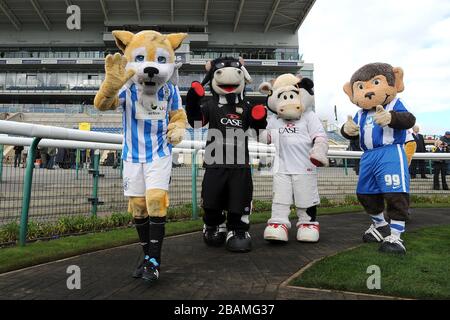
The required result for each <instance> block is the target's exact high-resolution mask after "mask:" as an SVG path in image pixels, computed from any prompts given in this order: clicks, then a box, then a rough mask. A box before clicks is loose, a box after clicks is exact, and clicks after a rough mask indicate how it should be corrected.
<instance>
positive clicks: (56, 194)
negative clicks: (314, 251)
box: [0, 145, 450, 225]
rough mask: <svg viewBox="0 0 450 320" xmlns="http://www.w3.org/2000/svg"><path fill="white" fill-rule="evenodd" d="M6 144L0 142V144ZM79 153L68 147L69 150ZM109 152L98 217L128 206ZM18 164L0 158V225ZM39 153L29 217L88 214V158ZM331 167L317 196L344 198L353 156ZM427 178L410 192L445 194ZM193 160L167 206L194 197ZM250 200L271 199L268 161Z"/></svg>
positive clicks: (17, 203)
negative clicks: (52, 159)
mask: <svg viewBox="0 0 450 320" xmlns="http://www.w3.org/2000/svg"><path fill="white" fill-rule="evenodd" d="M10 147H11V146H6V145H4V146H3V148H4V149H6V148H10ZM78 152H79V153H82V152H81V150H79V151H77V150H73V153H75V154H77V153H78ZM108 154H110V155H111V154H113V155H114V154H115V153H114V150H102V153H101V156H100V164H99V174H100V175H99V178H98V196H97V198H98V200H99V201H100V202H101V204H99V205H98V207H97V211H96V212H97V215H99V216H103V215H108V214H111V213H116V212H125V211H126V210H127V199H126V198H125V197H124V196H123V190H122V167H121V165H120V163H117V162H116V163H114V162H111V161H108V156H107V155H108ZM21 158H22V160H21V163H20V164H19V165H18V166H17V167H16V166H14V159H13V157H12V156H9V157H5V158H3V160H2V163H1V168H2V177H1V182H0V225H1V224H5V223H9V222H12V221H18V220H20V216H21V210H22V200H23V186H24V176H25V170H26V168H25V165H24V162H23V158H24V156H23V155H22V157H21ZM40 159H41V158H40V157H39V156H38V158H37V159H36V160H37V161H35V170H34V171H33V185H32V192H31V199H30V208H29V218H30V219H31V220H33V221H55V220H57V219H58V218H60V217H63V216H70V215H91V214H92V200H93V199H92V197H93V189H94V175H93V174H94V172H92V169H93V167H94V165H93V161H90V159H89V158H88V160H87V161H79V162H77V161H75V162H73V161H72V162H70V158H69V159H68V160H65V161H64V162H61V161H59V162H56V163H55V164H54V166H53V167H52V168H51V169H49V167H46V166H43V164H42V163H41V161H40ZM333 160H334V161H332V163H333V167H330V168H321V169H319V175H318V185H319V192H320V196H321V197H322V198H324V199H327V200H330V201H336V202H338V201H341V200H345V198H346V197H348V196H354V195H355V188H356V184H357V181H358V176H357V174H356V170H355V163H354V160H353V159H344V158H338V159H337V158H334V159H333ZM269 163H270V162H269ZM427 163H429V165H428V166H427V171H428V178H429V179H414V180H412V181H411V193H412V194H415V195H450V192H448V191H444V190H442V191H436V190H433V180H432V179H431V178H432V161H431V160H428V161H427ZM192 169H193V168H192V164H178V165H174V168H173V170H172V180H171V185H170V200H171V205H172V206H180V205H185V204H189V203H192V202H193V199H192V196H193V195H192V186H193V177H192V174H193V173H192V172H193V170H192ZM252 173H253V180H254V199H255V200H266V201H271V199H272V178H273V176H272V173H271V168H270V166H261V167H259V166H254V167H253V170H252ZM203 174H204V169H203V168H202V167H201V165H198V167H197V177H196V178H195V179H194V181H195V182H194V183H195V185H196V186H197V194H196V198H197V203H200V194H201V182H202V180H203Z"/></svg>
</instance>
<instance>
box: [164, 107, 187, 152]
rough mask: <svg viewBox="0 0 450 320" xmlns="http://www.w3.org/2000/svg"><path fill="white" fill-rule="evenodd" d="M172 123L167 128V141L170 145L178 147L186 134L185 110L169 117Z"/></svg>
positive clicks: (175, 112)
mask: <svg viewBox="0 0 450 320" xmlns="http://www.w3.org/2000/svg"><path fill="white" fill-rule="evenodd" d="M169 118H170V121H169V125H168V126H167V140H168V142H169V143H170V144H172V145H174V146H176V145H177V144H180V143H181V141H182V140H183V137H184V134H185V132H186V122H187V117H186V113H185V112H184V110H182V109H180V110H178V111H174V112H172V113H171V114H170V116H169Z"/></svg>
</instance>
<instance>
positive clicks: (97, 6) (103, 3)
mask: <svg viewBox="0 0 450 320" xmlns="http://www.w3.org/2000/svg"><path fill="white" fill-rule="evenodd" d="M314 3H315V0H247V1H246V0H191V1H184V0H183V1H182V0H146V1H144V0H120V1H117V0H0V23H1V24H2V25H5V24H9V25H11V26H13V27H14V28H15V29H16V30H18V31H19V30H22V29H23V28H24V27H26V26H27V25H32V26H36V25H41V26H42V28H43V30H45V29H47V30H48V31H51V30H52V25H54V24H61V23H64V24H65V22H66V19H67V17H68V14H67V13H66V10H67V7H68V6H70V5H78V6H79V7H80V9H81V14H82V18H83V24H89V23H99V22H101V21H103V22H104V25H105V26H111V27H114V26H138V27H143V26H146V27H147V26H165V27H176V26H190V27H192V28H195V27H196V26H197V27H205V26H211V25H217V26H221V27H223V28H225V29H229V30H233V31H242V30H252V31H261V32H267V31H269V30H270V31H272V30H290V31H292V32H294V33H295V32H296V31H297V30H298V28H299V27H300V26H301V24H302V23H303V20H304V19H305V17H306V16H307V15H308V12H309V10H310V9H311V8H312V6H313V5H314ZM44 28H45V29H44Z"/></svg>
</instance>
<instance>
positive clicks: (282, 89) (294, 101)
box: [259, 74, 314, 120]
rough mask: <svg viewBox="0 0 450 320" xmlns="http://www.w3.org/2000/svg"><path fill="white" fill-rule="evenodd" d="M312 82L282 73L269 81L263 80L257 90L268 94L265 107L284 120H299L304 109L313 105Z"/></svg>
mask: <svg viewBox="0 0 450 320" xmlns="http://www.w3.org/2000/svg"><path fill="white" fill-rule="evenodd" d="M313 88H314V83H313V81H312V80H311V79H308V78H303V79H300V78H298V77H296V76H294V75H292V74H284V75H281V76H279V77H278V78H277V79H276V80H272V81H271V82H264V83H262V84H261V85H260V86H259V91H260V92H261V93H263V94H266V95H268V97H267V107H268V108H269V110H270V111H272V112H273V113H276V114H277V115H278V116H279V117H280V118H282V119H285V120H299V119H300V118H301V117H302V114H303V113H304V112H305V110H308V109H312V108H313V107H314V90H313Z"/></svg>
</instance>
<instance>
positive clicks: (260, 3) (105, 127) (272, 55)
mask: <svg viewBox="0 0 450 320" xmlns="http://www.w3.org/2000/svg"><path fill="white" fill-rule="evenodd" d="M314 2H315V1H314V0H247V1H246V0H191V1H184V0H183V1H182V0H0V40H1V41H0V118H7V119H11V118H12V119H15V120H23V121H27V122H35V123H45V124H52V125H59V126H66V127H77V126H78V123H80V122H89V123H91V124H92V125H91V128H92V130H95V131H109V132H120V130H121V118H120V111H117V112H109V113H102V114H99V113H97V112H96V111H95V109H94V107H93V106H92V103H93V98H94V96H95V93H96V91H97V89H98V88H99V85H100V83H101V81H102V80H103V78H104V57H105V56H106V55H107V54H108V53H114V52H117V51H118V50H117V48H116V46H115V43H114V40H113V37H112V35H111V31H112V30H115V29H125V30H129V31H133V32H137V31H140V30H143V29H153V30H158V31H160V32H162V33H168V32H187V33H189V38H188V39H187V41H185V43H184V44H183V46H182V47H181V48H180V49H179V50H178V51H177V58H178V59H179V60H181V61H182V62H183V67H182V68H181V70H180V82H179V84H178V85H179V87H180V90H181V93H182V96H184V95H185V94H186V91H187V89H188V88H189V86H190V84H191V82H192V81H194V80H200V81H201V80H202V79H203V76H204V74H205V71H204V64H205V62H206V61H208V60H210V59H214V58H216V57H219V56H225V55H227V56H236V57H237V56H242V57H243V58H244V59H245V60H246V65H247V67H248V70H249V72H250V74H251V75H252V76H253V83H252V84H251V85H249V86H248V87H247V94H248V96H249V97H251V99H253V100H255V101H263V99H264V97H263V96H262V95H260V94H259V93H258V92H257V88H258V86H259V84H260V83H262V82H263V81H267V80H270V79H272V78H274V77H276V76H278V75H280V74H283V73H286V72H291V73H299V74H302V75H303V76H307V77H311V78H313V71H314V70H313V65H312V64H310V63H305V62H304V61H303V59H302V55H301V53H299V46H298V34H297V31H298V29H299V27H300V26H301V24H302V22H303V21H304V19H305V17H306V16H307V14H308V12H309V10H310V9H311V8H312V6H313V5H314ZM72 5H76V6H78V7H79V8H80V12H81V20H80V21H81V30H69V29H68V27H67V25H66V21H67V19H68V17H69V16H70V14H68V13H67V8H68V7H69V6H72Z"/></svg>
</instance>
